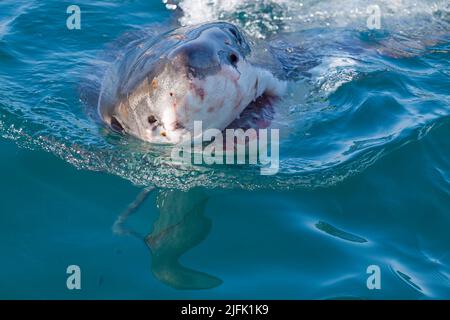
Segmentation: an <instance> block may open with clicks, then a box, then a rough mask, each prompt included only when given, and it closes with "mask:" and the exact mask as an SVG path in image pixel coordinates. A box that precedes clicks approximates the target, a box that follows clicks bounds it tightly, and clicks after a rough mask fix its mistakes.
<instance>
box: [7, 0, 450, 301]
mask: <svg viewBox="0 0 450 320" xmlns="http://www.w3.org/2000/svg"><path fill="white" fill-rule="evenodd" d="M177 3H178V2H177ZM212 3H215V4H216V5H215V6H207V5H206V4H205V3H204V2H203V1H189V0H184V1H182V2H181V3H178V4H179V5H180V6H181V7H182V8H183V10H184V11H183V12H180V11H171V10H168V9H167V8H165V6H164V4H162V3H161V2H160V1H156V0H155V1H78V2H77V4H78V5H79V6H80V7H81V10H82V25H81V30H68V29H67V28H66V18H67V17H68V15H67V14H66V8H67V7H68V6H69V5H71V4H72V3H71V2H70V1H51V0H49V1H9V0H7V1H2V2H1V3H0V135H1V137H2V138H1V140H0V145H1V147H0V150H1V151H0V154H1V157H0V172H1V175H0V177H2V179H1V185H0V191H1V197H0V251H1V252H2V255H1V261H0V262H1V263H0V265H1V267H0V298H13V299H24V298H38V299H41V298H56V299H61V298H63V299H66V298H68V299H72V298H73V299H75V298H88V299H94V298H100V299H103V298H132V299H178V298H187V299H190V298H204V299H209V298H214V299H215V298H249V299H250V298H251V299H257V298H271V299H280V298H282V299H303V298H308V299H310V298H312V299H327V298H348V297H351V298H369V299H383V298H387V299H394V298H402V299H448V298H450V254H449V251H450V235H449V232H448V230H449V228H450V162H449V154H450V152H449V151H450V140H449V137H450V117H449V115H450V103H449V101H450V100H449V96H450V64H449V61H450V59H449V57H450V51H449V50H450V42H449V34H450V32H449V31H450V29H449V23H450V20H449V8H448V3H447V2H445V1H443V2H439V1H429V2H428V1H427V2H423V4H422V5H414V4H413V2H411V3H410V2H409V1H404V2H403V3H402V4H397V5H394V4H389V2H384V1H378V3H379V5H380V8H381V11H382V29H381V30H378V31H368V30H367V27H366V26H365V21H366V18H367V14H366V7H367V5H368V3H369V2H368V1H348V2H346V4H342V3H340V2H338V1H321V2H317V3H316V2H314V1H304V2H303V5H302V6H299V2H298V1H266V2H264V4H260V2H252V1H247V2H246V3H245V4H235V1H230V2H229V5H223V4H220V3H219V2H217V1H212ZM236 3H238V2H236ZM370 3H372V2H370ZM355 8H359V10H358V11H356V12H355V11H354V10H355ZM351 10H353V11H351ZM336 12H338V14H334V13H336ZM202 19H203V20H204V19H207V20H208V19H222V20H227V21H230V22H233V23H236V24H239V25H240V26H241V27H243V29H244V30H245V31H246V32H247V33H248V34H249V37H250V38H251V39H252V41H253V42H254V46H255V47H256V49H255V50H256V51H257V52H259V53H262V52H264V48H270V50H271V51H272V52H273V53H274V55H275V56H276V58H277V59H279V61H280V63H281V66H282V69H284V70H285V71H286V73H285V74H284V75H285V77H286V78H287V79H289V80H290V84H289V92H288V94H287V96H286V97H285V98H284V99H283V101H282V102H280V104H279V105H278V106H277V107H278V109H279V111H278V116H277V117H276V119H275V120H274V122H273V124H272V125H273V127H276V128H280V133H281V149H280V157H281V159H280V160H281V167H280V173H279V174H278V175H276V176H273V177H262V176H260V175H258V174H256V173H257V172H258V171H259V170H256V169H255V168H251V167H250V168H248V167H220V168H216V167H215V168H210V167H195V168H190V169H185V168H184V169H182V168H177V167H173V166H170V164H168V162H167V153H168V150H167V149H166V148H165V147H156V146H151V145H148V144H145V143H141V142H138V141H135V140H133V139H131V138H126V137H121V136H117V135H115V134H113V133H112V132H109V131H108V130H107V129H105V128H103V127H102V126H101V125H100V124H99V123H98V122H97V121H96V119H95V117H93V116H92V114H93V113H94V112H93V111H92V110H93V109H94V107H95V106H94V105H93V104H94V103H93V101H95V98H96V94H98V86H99V84H100V83H101V77H102V72H104V70H105V69H106V68H107V65H108V63H109V62H110V61H111V59H112V57H114V56H115V54H116V53H117V52H119V51H120V48H121V46H122V45H123V43H124V42H126V41H127V39H129V38H130V37H133V34H137V33H139V32H141V31H142V30H144V29H145V30H160V28H170V27H172V26H177V25H178V23H179V22H181V23H188V24H189V23H197V22H203V20H202ZM130 34H131V35H130ZM118 39H119V40H118ZM264 57H265V56H264V55H263V58H261V57H260V58H259V59H260V60H261V59H262V60H263V61H264V59H265V58H264ZM274 65H275V64H274ZM274 65H272V64H269V66H268V67H269V68H271V69H272V68H273V71H274V72H277V71H279V69H277V68H275V66H274ZM146 187H151V188H154V189H152V190H153V191H149V192H148V193H146V191H144V188H146ZM147 190H149V189H147ZM140 200H142V201H140ZM133 203H138V204H139V205H138V206H137V208H136V210H135V211H134V212H133V214H132V215H130V216H129V217H128V218H127V219H124V216H123V214H122V213H123V212H124V211H125V210H127V208H130V206H131V207H132V206H133ZM121 214H122V215H121ZM120 217H122V218H123V223H122V224H121V225H117V224H115V222H116V221H118V219H119V221H120ZM113 226H115V228H114V227H113ZM69 265H78V266H80V268H81V274H82V276H81V283H82V289H81V290H79V291H70V290H68V289H67V287H66V279H67V276H68V275H67V274H66V268H67V266H69ZM371 265H377V266H379V267H380V270H381V289H380V290H369V289H368V288H367V285H366V280H367V278H368V276H369V275H368V274H367V273H366V269H367V267H368V266H371Z"/></svg>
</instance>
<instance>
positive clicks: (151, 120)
mask: <svg viewBox="0 0 450 320" xmlns="http://www.w3.org/2000/svg"><path fill="white" fill-rule="evenodd" d="M147 120H148V123H150V124H154V123H155V122H156V121H158V120H156V118H155V117H154V116H149V117H148V119H147Z"/></svg>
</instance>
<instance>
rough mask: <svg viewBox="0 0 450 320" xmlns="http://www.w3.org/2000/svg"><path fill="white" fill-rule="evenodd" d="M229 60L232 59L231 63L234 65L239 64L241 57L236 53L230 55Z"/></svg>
mask: <svg viewBox="0 0 450 320" xmlns="http://www.w3.org/2000/svg"><path fill="white" fill-rule="evenodd" d="M229 58H230V62H231V63H232V64H234V65H235V64H237V63H238V62H239V57H238V56H237V54H235V53H232V54H230V57H229Z"/></svg>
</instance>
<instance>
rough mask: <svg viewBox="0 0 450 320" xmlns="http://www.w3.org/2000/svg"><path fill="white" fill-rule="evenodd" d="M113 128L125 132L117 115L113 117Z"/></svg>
mask: <svg viewBox="0 0 450 320" xmlns="http://www.w3.org/2000/svg"><path fill="white" fill-rule="evenodd" d="M111 128H112V129H113V130H114V131H117V132H123V131H124V129H123V126H122V125H121V124H120V122H119V120H117V118H116V117H112V118H111Z"/></svg>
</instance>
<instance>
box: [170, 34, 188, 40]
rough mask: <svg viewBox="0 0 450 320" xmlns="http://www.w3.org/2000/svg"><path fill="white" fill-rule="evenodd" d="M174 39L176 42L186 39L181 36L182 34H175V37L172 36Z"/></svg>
mask: <svg viewBox="0 0 450 320" xmlns="http://www.w3.org/2000/svg"><path fill="white" fill-rule="evenodd" d="M173 37H174V38H175V39H177V40H183V39H186V37H185V36H184V35H182V34H176V35H174V36H173Z"/></svg>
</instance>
